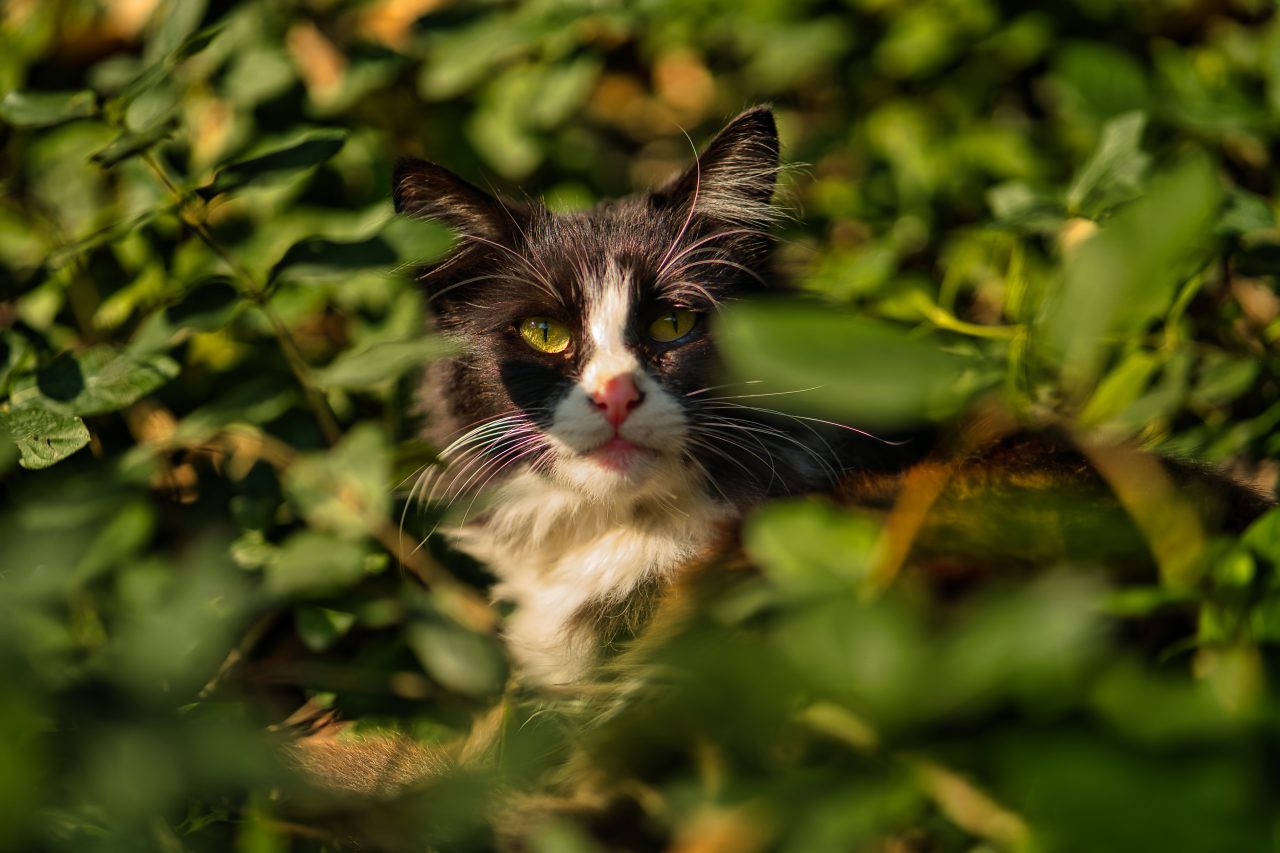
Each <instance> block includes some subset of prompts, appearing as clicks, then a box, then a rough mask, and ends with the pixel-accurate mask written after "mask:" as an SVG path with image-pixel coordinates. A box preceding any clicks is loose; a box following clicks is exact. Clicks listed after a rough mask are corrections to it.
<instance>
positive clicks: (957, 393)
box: [716, 302, 996, 440]
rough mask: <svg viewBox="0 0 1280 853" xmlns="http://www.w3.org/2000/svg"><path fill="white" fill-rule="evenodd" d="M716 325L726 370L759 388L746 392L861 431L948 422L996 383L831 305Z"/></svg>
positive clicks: (777, 308)
mask: <svg viewBox="0 0 1280 853" xmlns="http://www.w3.org/2000/svg"><path fill="white" fill-rule="evenodd" d="M718 320H719V328H718V329H717V330H716V339H717V341H719V343H720V347H721V352H722V354H723V356H724V360H725V363H726V365H727V366H728V368H729V371H730V373H731V374H732V375H733V376H736V377H738V378H740V379H742V380H746V381H751V382H755V383H756V384H755V385H753V386H751V390H750V392H749V393H762V394H768V393H778V394H779V395H780V396H777V397H772V398H769V400H768V401H767V405H768V406H769V407H770V408H775V407H777V408H785V409H787V410H788V411H816V412H820V413H824V414H826V415H828V416H835V417H839V418H841V419H844V420H845V421H846V422H847V424H848V426H850V427H854V428H858V429H864V428H868V427H871V428H885V427H890V428H891V427H900V426H905V425H908V424H914V423H921V422H925V421H930V420H937V419H942V418H946V417H949V416H951V415H954V414H955V413H956V412H958V411H960V410H961V409H962V408H963V407H964V405H965V403H966V402H967V401H968V400H969V399H970V398H972V397H973V396H974V394H976V393H978V392H979V391H980V390H982V389H983V388H985V387H989V386H990V385H991V384H992V383H993V382H994V381H995V380H996V376H995V375H994V373H993V372H992V371H991V370H990V369H989V368H987V367H986V366H985V365H984V364H983V363H981V362H980V361H978V360H976V359H974V358H972V357H966V356H960V355H956V354H953V353H949V352H944V351H943V350H941V349H939V348H938V347H936V346H932V345H930V344H929V343H926V342H924V341H921V340H917V339H915V338H912V337H910V336H908V335H907V334H906V332H904V331H902V330H900V329H897V328H894V327H892V326H888V325H885V324H882V323H877V322H874V321H871V320H867V319H865V318H862V317H857V316H854V315H852V314H848V313H844V312H841V311H837V310H834V309H832V308H831V307H830V306H825V305H812V304H796V303H789V304H788V303H768V302H757V303H754V304H739V305H734V306H732V307H731V308H730V309H728V310H726V311H725V312H724V314H723V315H722V316H721V317H720V318H718ZM798 392H803V393H798ZM753 402H754V401H753ZM868 440H873V439H868Z"/></svg>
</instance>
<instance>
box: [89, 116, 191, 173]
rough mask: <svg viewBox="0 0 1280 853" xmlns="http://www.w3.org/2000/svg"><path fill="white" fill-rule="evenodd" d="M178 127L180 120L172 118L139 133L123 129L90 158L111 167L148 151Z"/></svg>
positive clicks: (108, 167)
mask: <svg viewBox="0 0 1280 853" xmlns="http://www.w3.org/2000/svg"><path fill="white" fill-rule="evenodd" d="M177 127H178V120H177V119H176V118H171V119H168V120H166V121H162V122H159V123H158V124H156V125H153V126H152V127H150V128H148V129H146V130H144V131H141V132H138V133H135V132H133V131H131V130H125V131H122V132H121V133H120V134H119V135H118V136H117V137H116V138H115V139H113V140H111V142H109V143H108V144H107V145H106V146H105V147H103V148H102V149H100V150H98V151H95V152H94V153H93V155H92V156H91V157H90V158H89V159H90V160H92V161H93V162H94V163H97V164H98V165H99V166H101V167H102V168H104V169H110V168H111V167H112V166H115V165H118V164H119V163H121V162H123V161H125V160H128V159H129V158H130V157H137V156H138V155H139V154H144V153H146V152H147V151H148V150H150V149H151V148H153V147H154V146H155V145H157V144H158V143H160V142H163V141H164V140H165V139H168V138H169V137H170V136H171V135H172V134H173V132H174V130H176V129H177Z"/></svg>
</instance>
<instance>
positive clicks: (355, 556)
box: [266, 530, 365, 597]
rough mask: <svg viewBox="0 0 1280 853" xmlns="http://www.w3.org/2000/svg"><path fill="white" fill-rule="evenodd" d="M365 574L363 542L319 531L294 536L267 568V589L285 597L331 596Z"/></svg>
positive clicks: (304, 531)
mask: <svg viewBox="0 0 1280 853" xmlns="http://www.w3.org/2000/svg"><path fill="white" fill-rule="evenodd" d="M364 575H365V549H364V547H363V546H362V545H361V544H360V543H358V542H352V541H349V540H346V539H342V538H339V537H337V536H333V535H332V534H329V533H324V532H322V531H318V530H303V531H301V532H299V533H295V534H294V535H292V536H290V537H289V538H288V539H287V540H285V543H284V545H282V546H281V548H280V551H279V553H278V554H276V558H275V560H274V561H273V562H271V563H269V564H267V567H266V583H267V590H268V591H269V592H271V593H274V594H275V595H279V596H284V597H288V596H294V595H304V594H305V595H325V594H329V593H332V592H336V591H339V590H343V589H346V588H347V587H349V586H351V585H353V584H354V583H356V581H358V580H360V579H361V578H362V577H364Z"/></svg>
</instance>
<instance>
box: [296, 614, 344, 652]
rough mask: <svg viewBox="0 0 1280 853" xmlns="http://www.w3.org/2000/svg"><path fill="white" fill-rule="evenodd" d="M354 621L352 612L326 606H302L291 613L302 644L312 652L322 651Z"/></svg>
mask: <svg viewBox="0 0 1280 853" xmlns="http://www.w3.org/2000/svg"><path fill="white" fill-rule="evenodd" d="M355 623H356V617H355V614H354V613H343V612H342V611H340V610H330V609H329V608H327V607H311V606H302V607H299V608H298V609H297V611H296V612H295V613H294V615H293V625H294V628H295V629H297V631H298V637H299V639H301V640H302V644H303V645H304V646H306V647H307V648H308V649H310V650H311V651H313V652H322V651H324V650H325V649H328V648H329V647H331V646H332V645H333V644H334V643H336V642H338V640H341V639H342V638H343V637H344V636H346V634H347V632H348V631H350V630H351V626H353V625H354V624H355Z"/></svg>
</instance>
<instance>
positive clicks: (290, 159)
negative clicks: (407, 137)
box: [197, 128, 347, 199]
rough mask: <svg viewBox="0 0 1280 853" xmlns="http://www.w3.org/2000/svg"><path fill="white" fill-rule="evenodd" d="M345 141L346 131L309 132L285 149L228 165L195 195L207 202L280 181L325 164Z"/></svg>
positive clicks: (271, 151)
mask: <svg viewBox="0 0 1280 853" xmlns="http://www.w3.org/2000/svg"><path fill="white" fill-rule="evenodd" d="M346 139H347V133H346V131H344V130H338V129H336V128H330V129H323V130H313V131H309V132H307V133H304V134H302V135H301V136H299V137H297V138H296V139H294V140H293V141H292V142H290V143H288V144H286V145H282V146H280V147H278V148H274V149H272V150H270V151H267V152H266V153H264V154H260V155H258V156H256V157H249V158H247V159H244V160H240V161H237V162H235V163H232V164H231V165H229V166H227V167H226V168H224V169H222V171H220V172H218V174H217V176H215V177H214V179H213V182H212V183H210V184H209V185H208V186H205V187H201V188H200V189H199V190H197V192H198V193H199V194H200V195H201V196H202V197H204V198H206V199H209V198H213V197H214V196H216V195H218V194H219V193H225V192H231V191H232V190H236V189H239V188H241V187H243V186H246V185H248V184H251V183H259V184H261V183H267V182H275V181H279V180H283V179H285V178H288V177H290V176H293V175H296V174H298V173H299V172H301V171H304V170H306V169H310V168H312V167H313V166H317V165H319V164H320V163H323V162H324V161H326V160H328V159H329V158H330V157H332V156H333V155H334V154H337V153H338V151H339V150H341V149H342V145H343V143H344V142H345V141H346Z"/></svg>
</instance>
